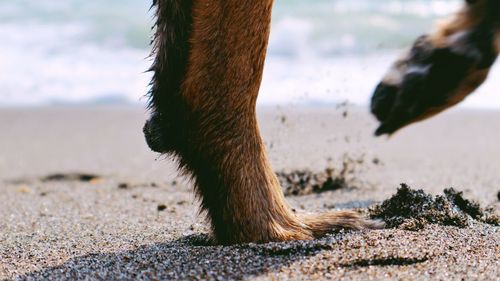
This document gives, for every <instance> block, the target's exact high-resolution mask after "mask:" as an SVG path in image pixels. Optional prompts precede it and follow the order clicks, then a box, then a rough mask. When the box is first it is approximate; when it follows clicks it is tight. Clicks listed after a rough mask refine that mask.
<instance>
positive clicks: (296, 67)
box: [0, 0, 500, 108]
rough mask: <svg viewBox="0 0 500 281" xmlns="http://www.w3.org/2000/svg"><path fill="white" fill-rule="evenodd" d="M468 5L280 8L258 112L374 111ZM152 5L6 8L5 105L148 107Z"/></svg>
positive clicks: (284, 1)
mask: <svg viewBox="0 0 500 281" xmlns="http://www.w3.org/2000/svg"><path fill="white" fill-rule="evenodd" d="M460 2H461V1H458V0H449V1H445V0H433V1H431V0H404V1H402V0H401V1H399V0H384V1H374V0H356V1H350V0H315V1H314V2H311V1H306V0H277V1H276V6H275V9H274V17H273V25H272V31H271V39H270V45H269V56H268V60H267V63H266V70H265V76H264V82H263V87H262V94H261V96H260V97H259V103H261V104H273V103H290V102H291V103H311V102H321V103H332V102H339V101H343V100H349V101H351V102H353V103H358V104H366V102H367V100H368V99H369V95H370V93H371V91H372V89H373V87H374V86H375V84H376V82H377V81H378V79H380V76H381V73H383V72H384V71H385V70H386V69H387V67H388V65H389V64H390V62H391V61H392V60H393V58H394V57H395V55H396V54H397V53H399V49H401V48H403V47H405V46H408V45H409V44H410V43H411V42H412V41H413V40H414V38H415V37H416V36H418V35H420V34H421V33H423V32H425V31H428V30H429V29H431V28H432V22H433V20H434V19H436V18H438V17H442V16H445V15H447V14H449V13H452V12H453V11H454V10H456V8H457V7H458V6H459V4H460ZM149 5H150V3H149V2H148V1H137V0H107V1H86V0H67V1H60V0H44V1H35V0H16V1H10V0H0V34H1V38H0V40H1V41H2V43H1V44H0V53H1V54H2V56H1V57H0V72H1V73H2V77H1V78H0V97H2V99H1V100H0V105H13V104H16V105H17V104H22V105H26V104H28V105H40V104H50V103H53V102H54V101H57V102H58V103H60V102H63V103H65V102H68V103H79V102H87V101H89V100H97V101H100V102H102V101H103V100H104V102H106V103H109V102H113V101H120V102H123V101H124V100H129V101H131V102H143V103H144V98H143V96H144V95H145V93H146V92H147V90H148V89H147V87H148V82H149V79H150V74H149V73H144V71H145V70H146V69H148V68H149V65H150V61H149V60H148V59H147V56H148V53H149V46H148V43H149V38H150V36H151V29H150V26H151V25H152V13H151V11H149ZM498 73H499V70H498V67H497V68H496V69H495V71H494V72H493V74H492V76H498ZM497 80H498V79H497ZM495 83H497V82H495V81H493V79H490V80H489V81H488V83H487V84H486V85H485V86H484V87H482V88H481V90H480V92H481V93H478V94H477V95H474V97H472V98H471V99H470V100H468V101H467V102H466V106H474V107H492V106H493V107H499V108H500V104H498V102H496V101H497V100H498V98H496V97H493V95H492V94H491V93H493V92H494V89H495V86H497V85H498V83H497V84H495ZM476 96H477V98H476Z"/></svg>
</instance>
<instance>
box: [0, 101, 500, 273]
mask: <svg viewBox="0 0 500 281" xmlns="http://www.w3.org/2000/svg"><path fill="white" fill-rule="evenodd" d="M144 118H145V112H144V110H142V109H141V108H134V107H94V108H84V107H74V108H38V109H22V108H18V109H0V131H1V132H2V137H1V138H0V190H1V192H0V202H1V204H0V280H4V279H5V280H11V279H18V280H40V279H52V280H53V279H56V280H65V279H66V280H74V279H101V280H102V279H105V280H109V279H124V280H127V279H129V280H130V279H146V280H148V279H167V280H168V279H183V280H185V279H220V280H226V279H248V280H276V279H278V280H280V279H282V280H304V279H315V280H316V279H346V280H352V279H359V280H367V279H415V280H425V279H443V280H456V279H462V278H464V279H473V280H474V279H480V280H498V276H500V272H499V271H500V270H499V268H500V246H499V245H500V235H499V230H498V227H495V226H492V225H488V224H483V223H480V222H478V221H474V220H472V221H471V223H470V224H469V226H467V227H455V226H444V225H440V224H428V225H425V226H424V227H423V229H420V230H418V231H412V230H405V229H401V228H394V229H385V230H377V231H366V232H345V231H342V232H340V233H336V234H332V235H330V236H328V237H325V238H324V239H320V240H316V241H307V242H304V241H299V242H293V243H271V244H266V245H255V244H250V245H237V246H232V247H222V246H216V245H207V239H206V233H207V231H208V229H207V227H206V225H205V224H204V223H203V221H202V217H201V216H200V215H199V214H198V209H197V206H198V205H197V203H196V199H195V198H194V196H193V194H192V192H191V187H190V184H189V182H187V181H185V180H183V179H182V178H181V177H178V176H177V173H176V171H175V165H174V164H173V163H172V161H170V160H169V159H168V158H166V157H162V156H158V155H156V154H154V153H152V152H150V151H149V150H148V149H147V147H146V144H145V142H144V140H143V137H142V135H141V128H142V123H143V121H144ZM259 118H260V121H261V127H262V133H263V136H264V138H265V140H266V145H267V147H268V150H269V153H270V156H271V161H272V163H273V165H274V168H275V170H276V171H280V172H285V173H290V172H293V171H295V170H299V171H302V170H305V169H307V170H310V171H312V172H321V171H324V170H325V169H326V168H330V169H331V170H333V171H334V172H333V173H334V175H340V174H341V172H342V171H343V169H344V168H345V165H346V164H345V163H347V166H348V170H347V172H346V173H344V174H343V177H344V181H343V183H344V185H342V186H341V188H336V189H333V190H327V191H324V192H323V191H322V192H304V193H300V192H299V194H301V195H299V196H293V192H291V193H290V196H288V197H287V198H288V200H289V202H290V203H291V204H292V206H293V207H294V208H295V209H297V211H301V210H302V209H305V210H308V211H325V210H332V209H336V208H339V209H342V208H367V207H369V206H372V205H373V204H376V203H378V202H381V201H383V200H385V199H387V198H389V197H391V195H393V194H394V193H396V190H397V188H398V187H399V186H400V183H403V182H404V183H407V184H408V185H410V186H411V187H413V188H421V189H423V190H424V191H425V192H427V193H429V194H432V195H438V194H442V193H443V190H444V189H445V188H449V187H454V188H455V189H456V190H458V191H463V192H464V197H466V198H467V199H471V200H475V201H477V202H478V203H480V205H481V206H482V207H483V208H491V209H492V212H496V213H498V210H499V203H498V198H497V197H498V192H499V191H500V175H499V173H498V171H500V157H499V156H500V148H499V147H498V143H499V141H500V131H499V130H498V122H497V120H500V112H496V111H464V110H452V111H450V112H447V113H445V114H443V115H441V116H438V117H437V118H435V119H433V120H430V121H427V122H424V123H421V124H417V125H414V126H412V127H409V128H406V129H404V130H403V131H401V132H400V133H397V134H396V135H395V136H393V137H392V138H390V139H387V138H380V139H375V138H373V137H372V132H373V130H374V129H375V127H376V125H375V122H374V120H373V119H372V118H371V117H370V116H369V115H368V114H366V113H365V111H364V110H362V109H359V108H349V107H344V106H340V107H335V106H332V107H262V108H259Z"/></svg>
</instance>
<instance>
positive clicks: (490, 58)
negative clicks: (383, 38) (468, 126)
mask: <svg viewBox="0 0 500 281" xmlns="http://www.w3.org/2000/svg"><path fill="white" fill-rule="evenodd" d="M466 2H467V3H466V4H465V6H464V8H463V9H462V10H461V11H460V12H459V13H458V14H457V15H455V16H454V17H453V18H451V20H449V21H447V22H445V23H443V24H442V25H441V26H439V28H438V30H437V31H436V32H435V33H434V34H431V35H424V36H421V37H420V38H419V39H418V40H417V41H416V42H415V44H414V45H413V47H412V48H411V50H409V51H408V52H407V53H406V54H405V55H404V56H403V57H402V58H401V59H399V60H398V61H397V62H396V63H395V64H394V65H393V66H392V68H391V70H390V71H389V73H388V74H387V75H386V77H385V78H384V79H383V81H382V82H381V83H380V84H379V85H378V87H377V89H376V90H375V93H374V95H373V98H372V106H371V108H372V113H373V114H374V115H375V116H376V117H377V119H378V120H379V121H380V122H381V125H380V127H379V128H378V129H377V131H376V133H375V134H376V135H382V134H392V133H394V132H395V131H397V130H399V129H400V128H402V127H404V126H406V125H408V124H411V123H413V122H417V121H420V120H424V119H426V118H429V117H432V116H434V115H436V114H438V113H440V112H442V111H443V110H445V109H447V108H449V107H451V106H453V105H455V104H457V103H459V102H461V101H462V100H464V99H465V98H466V97H467V96H468V95H469V94H470V93H472V92H473V91H474V90H476V89H477V88H478V87H479V86H480V85H481V84H482V83H483V82H484V81H485V79H486V77H487V76H488V73H489V70H490V67H491V66H492V65H493V63H494V62H495V60H496V58H497V55H498V52H499V51H500V1H499V0H468V1H466Z"/></svg>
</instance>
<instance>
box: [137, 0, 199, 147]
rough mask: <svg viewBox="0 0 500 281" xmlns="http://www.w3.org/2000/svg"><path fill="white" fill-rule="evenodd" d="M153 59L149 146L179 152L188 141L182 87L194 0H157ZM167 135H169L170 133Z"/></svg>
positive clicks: (146, 134)
mask: <svg viewBox="0 0 500 281" xmlns="http://www.w3.org/2000/svg"><path fill="white" fill-rule="evenodd" d="M152 7H153V8H156V11H155V12H156V15H155V16H156V23H155V26H154V29H155V34H154V38H153V42H152V44H153V52H152V56H153V57H154V62H153V65H152V66H151V68H150V69H149V70H150V71H153V72H154V74H153V78H152V81H151V84H150V86H151V90H150V92H149V98H150V100H149V109H150V110H151V117H150V119H149V120H148V121H147V122H146V124H145V126H144V129H143V130H144V134H145V137H146V141H147V143H148V145H149V147H150V148H151V149H152V150H154V151H156V152H161V153H169V152H177V151H179V150H181V149H180V146H182V145H183V143H185V140H186V134H187V129H186V127H187V123H188V115H187V114H186V113H187V110H186V108H187V105H186V103H185V102H184V100H183V98H182V95H181V93H180V86H181V83H182V81H183V79H184V76H185V74H186V71H187V65H188V56H189V49H190V44H189V38H190V36H191V29H192V15H191V11H192V1H191V0H154V1H153V6H152ZM167 134H168V135H167Z"/></svg>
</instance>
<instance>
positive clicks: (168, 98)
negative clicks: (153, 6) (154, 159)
mask: <svg viewBox="0 0 500 281" xmlns="http://www.w3.org/2000/svg"><path fill="white" fill-rule="evenodd" d="M172 3H173V5H172ZM179 3H181V1H180V0H178V1H176V0H163V1H162V0H159V1H158V2H157V8H158V11H159V12H158V15H160V16H162V15H163V16H164V17H166V18H164V19H159V23H158V24H157V35H156V39H155V46H158V47H157V48H155V56H156V60H155V64H154V65H153V70H154V71H155V74H156V76H155V77H154V79H153V82H152V85H153V87H152V93H151V95H152V100H153V101H152V105H151V108H152V111H153V113H152V118H151V120H150V121H148V123H147V124H146V126H145V128H144V131H145V134H146V137H147V139H148V143H149V144H150V146H151V147H152V148H153V149H154V150H156V151H159V152H162V153H173V154H175V155H177V156H178V157H179V159H180V165H181V167H182V168H183V169H184V170H185V171H186V172H187V173H190V174H192V176H193V178H194V182H195V187H196V190H197V193H198V194H199V196H200V199H201V202H202V207H203V209H204V210H205V211H206V213H207V217H208V219H209V220H210V222H211V225H212V229H213V232H214V234H215V237H216V239H217V240H218V241H219V242H220V243H223V244H232V243H241V242H269V241H287V240H297V239H313V238H315V237H320V236H323V235H325V234H326V233H328V232H331V231H333V230H336V229H339V228H350V229H363V228H377V227H381V225H382V224H381V223H378V222H373V221H369V220H366V219H364V218H362V217H361V216H359V215H358V214H357V213H355V212H352V211H343V212H331V213H327V214H320V215H305V214H304V215H296V214H295V213H294V212H292V210H291V208H290V207H289V206H288V204H287V202H286V201H285V198H284V195H283V193H282V191H281V188H280V185H279V183H278V180H277V178H276V176H275V174H274V171H273V169H272V167H271V165H270V163H269V160H268V157H267V153H266V151H265V148H264V144H263V141H262V138H261V136H260V132H259V128H258V124H257V119H256V112H255V104H256V100H257V95H258V92H259V87H260V83H261V78H262V71H263V67H264V60H265V56H266V48H267V42H268V37H269V29H270V21H271V10H272V4H273V1H272V0H253V1H246V0H245V1H234V0H203V1H200V0H193V2H192V6H190V7H188V6H186V7H180V6H179V5H180V4H179ZM165 6H169V7H172V6H174V7H176V8H178V10H177V11H170V12H171V14H169V12H168V11H164V10H162V9H163V8H164V7H165ZM186 13H190V14H191V15H192V17H191V21H179V22H177V23H176V22H175V21H172V20H170V21H169V19H174V18H182V17H181V16H180V15H185V14H186ZM179 24H183V27H184V28H185V29H186V30H188V32H189V36H188V38H189V39H188V42H187V43H188V44H187V45H186V44H185V43H182V42H179V41H176V40H174V39H173V38H178V34H176V32H177V33H178V32H179V31H175V30H178V29H179V26H178V25H179ZM172 30H174V32H171V31H172ZM176 46H179V48H176ZM185 46H188V48H189V50H188V53H189V55H188V57H187V58H186V59H185V60H184V63H185V64H184V66H183V65H180V66H179V67H178V69H180V70H181V71H182V70H183V69H185V73H183V72H181V73H183V75H182V79H180V80H178V82H179V85H178V87H175V83H176V81H177V80H174V79H170V80H169V78H168V76H169V75H173V76H174V77H176V75H178V72H176V70H175V69H170V68H168V65H170V64H169V63H170V62H171V60H172V57H171V56H175V53H169V51H170V50H176V49H177V50H178V51H180V54H181V56H182V54H183V52H184V51H186V50H185V48H184V47H185ZM165 53H167V54H165ZM165 81H167V82H168V83H167V82H165ZM169 83H170V84H169ZM170 136H172V137H170Z"/></svg>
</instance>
